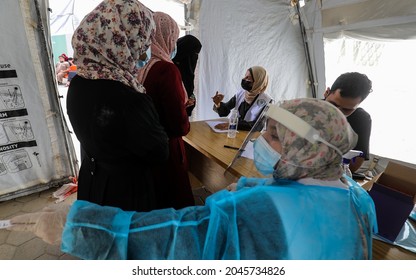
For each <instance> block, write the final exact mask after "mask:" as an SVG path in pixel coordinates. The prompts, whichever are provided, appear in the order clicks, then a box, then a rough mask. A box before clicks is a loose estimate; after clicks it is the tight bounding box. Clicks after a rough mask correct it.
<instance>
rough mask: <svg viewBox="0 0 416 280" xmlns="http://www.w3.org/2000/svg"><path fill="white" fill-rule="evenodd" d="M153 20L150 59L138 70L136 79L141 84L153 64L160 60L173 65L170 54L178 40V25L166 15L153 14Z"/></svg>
mask: <svg viewBox="0 0 416 280" xmlns="http://www.w3.org/2000/svg"><path fill="white" fill-rule="evenodd" d="M153 19H154V21H155V24H156V31H155V33H154V34H153V36H152V37H151V40H152V57H151V58H150V60H149V62H148V63H147V64H146V66H144V67H143V68H142V69H140V71H139V74H138V76H137V79H138V80H139V82H140V83H142V84H143V82H144V80H145V79H146V76H147V73H149V70H150V68H152V66H153V64H155V63H156V62H158V61H160V60H162V61H167V62H171V63H173V62H172V59H171V58H170V54H171V53H172V51H173V50H174V49H175V46H176V41H177V40H178V38H179V27H178V24H177V23H176V21H175V20H174V19H173V18H172V17H170V16H169V15H168V14H165V13H162V12H155V13H154V14H153Z"/></svg>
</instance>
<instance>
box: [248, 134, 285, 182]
mask: <svg viewBox="0 0 416 280" xmlns="http://www.w3.org/2000/svg"><path fill="white" fill-rule="evenodd" d="M280 157H281V155H280V154H279V153H278V152H277V151H276V150H275V149H273V148H272V147H271V146H270V145H269V143H267V141H266V139H264V137H263V136H259V137H258V138H257V140H256V141H255V142H254V164H255V165H256V168H257V170H258V171H259V172H260V173H261V174H263V175H265V176H268V175H271V174H273V171H274V166H275V165H276V163H277V162H278V161H279V160H280Z"/></svg>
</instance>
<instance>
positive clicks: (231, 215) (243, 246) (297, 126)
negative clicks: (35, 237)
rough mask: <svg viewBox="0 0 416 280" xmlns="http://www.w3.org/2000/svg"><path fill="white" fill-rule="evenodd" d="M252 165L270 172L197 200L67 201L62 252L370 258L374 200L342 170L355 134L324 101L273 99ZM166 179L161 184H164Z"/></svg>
mask: <svg viewBox="0 0 416 280" xmlns="http://www.w3.org/2000/svg"><path fill="white" fill-rule="evenodd" d="M266 114H267V116H268V120H266V123H267V129H266V131H265V132H263V134H262V135H261V136H260V137H258V139H257V140H256V141H255V142H254V162H255V165H256V167H257V168H258V170H259V171H260V172H262V173H263V174H265V175H269V174H273V178H246V177H241V178H240V179H239V181H238V183H237V190H236V191H232V192H229V191H227V190H222V191H219V192H217V193H214V194H212V195H211V196H209V197H208V199H207V201H206V204H205V205H204V206H193V207H187V208H183V209H181V210H174V209H172V208H170V209H161V210H154V211H151V212H146V213H143V212H142V213H140V212H125V211H122V210H120V209H118V208H114V207H102V206H99V205H95V204H93V203H89V202H86V201H81V200H78V201H75V202H74V204H73V205H72V207H71V209H70V212H69V214H68V216H67V220H66V225H65V228H64V232H63V234H62V247H61V249H62V250H63V252H66V253H68V254H71V255H74V256H77V257H80V258H84V259H330V260H332V259H344V260H350V259H371V257H372V233H373V230H374V231H376V230H377V224H376V216H375V208H374V203H373V201H372V199H371V197H370V196H369V195H368V193H367V192H366V191H365V190H364V189H363V188H362V187H361V186H359V185H358V184H357V183H355V182H354V181H352V180H351V179H348V178H346V177H345V176H344V175H343V169H342V167H341V159H342V154H344V153H346V152H347V151H349V150H350V149H351V148H352V147H354V145H355V144H356V141H357V136H356V134H355V133H354V132H353V130H352V129H351V127H350V126H349V124H348V122H347V120H346V118H345V116H344V115H343V114H342V113H341V111H339V110H338V109H337V108H336V107H334V106H333V105H332V104H330V103H329V102H326V101H323V100H317V99H312V98H311V99H309V98H304V99H294V100H289V101H285V102H283V103H282V104H281V105H280V104H279V105H277V104H275V105H271V107H270V109H269V110H268V111H267V113H266ZM166 183H169V182H168V180H167V181H166Z"/></svg>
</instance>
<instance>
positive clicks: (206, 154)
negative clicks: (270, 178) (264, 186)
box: [184, 121, 262, 192]
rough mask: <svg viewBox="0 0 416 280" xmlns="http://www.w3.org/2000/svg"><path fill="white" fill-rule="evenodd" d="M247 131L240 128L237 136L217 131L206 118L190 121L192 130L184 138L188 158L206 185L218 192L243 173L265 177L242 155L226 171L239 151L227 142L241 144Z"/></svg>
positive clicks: (197, 176)
mask: <svg viewBox="0 0 416 280" xmlns="http://www.w3.org/2000/svg"><path fill="white" fill-rule="evenodd" d="M246 136H247V131H239V132H238V133H237V137H236V138H234V139H229V138H227V133H215V132H213V131H212V129H211V128H210V127H209V125H208V124H207V123H206V122H205V121H198V122H191V130H190V132H189V133H188V135H186V136H185V137H184V141H185V144H186V151H187V155H188V161H189V169H190V172H191V173H192V175H194V176H195V177H196V178H197V179H198V180H199V181H200V182H201V183H202V184H203V185H204V186H205V187H207V188H208V190H209V191H211V192H216V191H218V190H221V189H223V188H225V187H227V186H228V185H229V184H231V183H233V182H236V181H237V180H238V178H240V177H241V176H246V177H262V175H261V174H260V173H259V172H258V171H257V169H256V168H255V166H254V164H253V161H252V160H251V159H248V158H245V157H241V158H240V159H239V160H238V161H237V162H236V164H234V165H233V166H232V167H231V168H230V169H228V170H227V172H226V173H224V171H225V170H226V168H227V166H228V165H229V164H230V163H231V161H232V160H233V158H234V156H235V155H236V154H237V150H235V149H230V148H225V147H224V145H228V146H231V147H236V148H238V147H240V146H241V144H242V143H243V141H244V139H245V137H246Z"/></svg>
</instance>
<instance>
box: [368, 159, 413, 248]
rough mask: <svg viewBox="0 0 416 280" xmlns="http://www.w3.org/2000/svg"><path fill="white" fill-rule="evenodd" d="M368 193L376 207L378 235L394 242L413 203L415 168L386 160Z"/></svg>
mask: <svg viewBox="0 0 416 280" xmlns="http://www.w3.org/2000/svg"><path fill="white" fill-rule="evenodd" d="M369 194H370V196H371V197H372V198H373V200H374V204H375V207H376V214H377V224H378V235H379V236H381V237H383V238H386V239H387V240H390V241H391V242H394V241H395V240H396V237H397V235H398V234H399V233H400V230H401V229H402V227H403V225H404V223H405V221H406V219H407V218H408V217H409V215H410V213H411V212H412V210H413V207H414V205H415V203H416V169H415V168H411V167H408V166H404V165H401V164H399V163H395V162H389V163H388V165H387V167H386V169H385V170H384V172H383V173H382V174H381V175H380V176H379V178H378V179H377V181H375V182H374V183H373V186H372V187H371V189H370V190H369Z"/></svg>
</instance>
